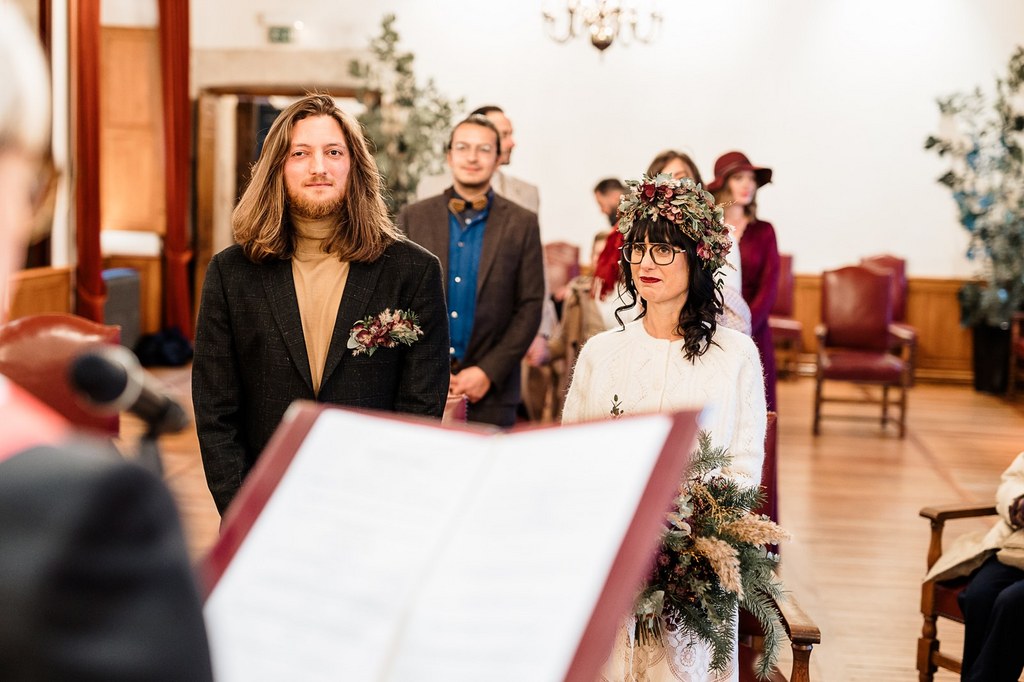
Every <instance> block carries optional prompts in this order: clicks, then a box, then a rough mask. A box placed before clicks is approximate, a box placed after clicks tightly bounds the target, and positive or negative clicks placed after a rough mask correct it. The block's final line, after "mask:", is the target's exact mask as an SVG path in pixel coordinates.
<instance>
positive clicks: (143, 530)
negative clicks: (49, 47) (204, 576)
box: [0, 0, 212, 682]
mask: <svg viewBox="0 0 1024 682" xmlns="http://www.w3.org/2000/svg"><path fill="white" fill-rule="evenodd" d="M0 83H3V87H2V88H0V301H3V302H4V303H2V304H0V305H2V306H4V307H6V301H7V298H8V296H7V294H8V292H7V291H6V289H7V283H8V281H9V279H10V276H11V274H12V273H13V271H14V270H16V269H17V268H18V267H20V265H21V259H22V254H24V253H25V248H26V242H27V238H28V233H29V229H30V224H31V220H32V212H33V208H32V194H33V189H34V185H35V184H37V183H38V181H39V177H40V169H41V168H42V161H43V156H44V154H45V153H46V150H47V148H48V139H49V120H50V119H49V98H48V94H47V92H48V87H49V86H48V84H49V78H48V76H47V73H46V67H45V62H44V60H43V55H42V53H41V51H40V49H39V45H38V43H37V42H36V40H35V37H34V36H33V35H32V34H31V33H30V32H29V30H28V28H27V26H26V25H25V23H24V21H23V19H22V17H21V16H20V15H19V14H18V12H17V11H16V10H15V9H14V7H13V6H12V5H10V4H9V3H7V2H5V1H3V0H0ZM63 380H64V378H63V377H54V381H63ZM0 415H2V419H0V614H2V616H0V679H2V680H5V682H10V681H15V682H17V681H20V680H25V681H28V680H75V681H76V682H77V681H89V680H95V681H97V682H99V681H104V682H110V681H115V682H116V681H118V680H124V681H128V680H157V681H159V680H167V681H168V682H170V681H172V680H198V681H204V680H211V679H212V671H211V666H210V654H209V648H208V646H207V642H206V630H205V627H204V625H203V620H202V613H201V610H200V603H199V595H198V591H197V589H196V586H195V583H194V580H193V576H192V573H191V569H190V568H189V562H188V557H187V554H186V550H185V541H184V538H183V537H182V531H181V526H180V523H179V520H178V516H177V510H176V508H175V505H174V501H173V500H172V499H171V496H170V493H169V492H168V491H167V489H166V488H165V487H164V485H163V483H162V482H161V481H159V480H158V479H157V478H155V477H154V476H153V475H152V474H151V473H149V472H148V471H146V470H145V469H143V468H142V467H140V466H138V465H136V464H132V463H129V462H125V461H123V460H122V459H120V457H119V456H118V455H117V453H116V452H114V451H113V450H111V449H110V448H109V446H104V445H102V444H100V443H99V442H96V443H93V442H90V441H89V440H88V439H87V438H84V437H82V436H79V435H77V434H75V433H74V432H73V431H72V429H71V426H70V425H69V424H68V423H67V422H66V421H65V420H64V419H63V418H62V417H61V416H60V415H58V414H56V413H54V412H53V411H51V410H50V409H49V408H47V407H45V406H44V405H42V404H41V403H39V402H38V401H36V400H35V399H34V398H32V397H31V396H29V395H28V394H27V393H26V392H24V391H22V390H21V389H19V388H18V387H17V386H15V385H13V384H11V383H10V382H9V381H7V380H6V379H4V378H3V377H2V376H0Z"/></svg>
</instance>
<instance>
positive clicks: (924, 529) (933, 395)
mask: <svg viewBox="0 0 1024 682" xmlns="http://www.w3.org/2000/svg"><path fill="white" fill-rule="evenodd" d="M159 376H160V378H161V379H162V380H163V381H164V382H165V383H166V384H167V385H168V389H169V391H170V392H171V393H172V394H174V395H176V396H177V397H179V398H180V399H181V400H182V402H183V404H185V405H188V406H190V404H191V403H190V400H189V372H188V370H187V369H185V370H163V371H162V372H160V373H159ZM813 388H814V386H813V381H812V380H811V379H807V378H800V379H796V380H793V381H784V382H780V383H779V390H778V403H779V478H780V503H781V516H782V524H783V525H784V526H785V527H786V528H787V529H788V530H789V531H790V532H791V533H792V534H793V538H794V539H793V540H792V542H790V543H788V544H787V545H786V546H785V547H783V549H782V557H783V565H782V574H783V578H784V579H785V581H786V585H787V588H788V589H789V590H790V591H792V592H793V593H794V594H795V595H796V596H797V598H798V599H799V601H800V603H801V605H802V606H803V607H804V609H805V610H806V611H807V612H808V613H809V614H810V615H811V616H812V617H813V618H814V619H815V620H816V621H817V623H818V625H819V626H820V627H821V632H822V643H821V645H820V646H819V647H817V648H816V649H815V650H814V654H813V656H812V658H811V661H812V663H813V668H812V672H813V677H812V679H814V680H821V681H828V682H832V681H850V682H857V681H865V682H867V681H870V682H885V681H888V680H894V681H895V680H899V681H901V682H902V681H906V680H916V679H917V675H916V672H915V670H914V662H915V652H916V646H917V636H918V634H919V632H920V628H921V620H920V616H919V614H918V601H919V598H920V579H921V576H922V575H923V573H924V568H925V566H924V557H925V552H926V548H927V542H928V524H927V522H926V521H925V520H924V519H922V518H920V517H919V516H918V510H919V509H920V508H921V507H923V506H925V505H928V504H936V503H944V502H990V501H992V499H993V494H994V491H995V488H996V486H997V484H998V481H999V474H1000V473H1001V472H1002V471H1003V469H1004V468H1005V467H1006V466H1007V465H1008V464H1009V462H1010V461H1011V460H1012V459H1013V457H1014V456H1015V455H1016V454H1017V453H1018V452H1020V451H1021V450H1024V402H1022V401H1018V402H1017V403H1015V404H1013V403H1008V402H1006V401H1005V400H1002V399H1000V398H997V397H993V396H988V395H984V394H979V393H975V392H974V391H972V390H971V389H970V388H968V387H963V386H945V385H928V384H919V385H918V386H917V387H915V388H914V389H913V390H912V392H911V395H910V399H909V403H910V406H909V410H908V430H907V436H906V438H904V439H902V440H901V439H899V438H898V437H897V436H896V435H895V431H894V430H893V429H891V428H890V430H889V431H887V432H883V430H882V429H881V427H880V426H879V425H878V423H877V422H863V421H862V422H851V421H840V420H835V421H832V420H827V419H826V420H825V421H824V422H823V424H822V433H821V435H820V436H818V437H814V436H812V435H811V416H812V415H811V408H812V398H813ZM857 390H858V389H855V388H854V387H850V388H849V389H847V391H845V392H848V393H850V394H855V393H856V391H857ZM839 392H840V393H842V392H844V391H843V390H842V387H840V391H839ZM826 409H827V410H828V411H827V412H826V414H828V413H840V412H843V411H845V412H847V413H854V412H855V413H859V414H864V415H868V414H874V412H871V411H868V410H864V409H861V408H860V407H859V406H849V405H835V406H831V405H827V406H826ZM872 409H873V408H872ZM122 433H123V434H124V436H125V437H124V443H123V445H124V447H126V448H128V449H131V448H132V446H133V443H134V441H135V438H136V436H137V434H138V425H137V424H136V423H135V422H134V421H133V420H131V419H126V420H125V422H124V424H123V428H122ZM161 445H162V448H163V456H164V462H165V471H166V478H167V481H168V484H169V485H170V487H171V489H172V490H173V492H174V494H175V496H176V497H177V499H178V502H179V504H180V506H181V512H182V517H183V519H184V523H185V529H186V533H187V535H188V540H189V547H190V551H191V552H192V555H193V557H194V558H198V557H200V556H202V554H203V553H204V552H205V551H206V550H207V549H208V548H209V547H210V546H211V544H212V543H213V542H214V540H215V538H216V536H217V528H218V524H219V518H218V516H217V513H216V510H215V508H214V506H213V501H212V500H211V499H210V495H209V493H208V491H207V489H206V483H205V479H204V477H203V470H202V464H201V462H200V459H199V454H198V445H197V441H196V436H195V433H194V432H190V433H185V434H180V435H176V436H173V437H168V438H165V439H163V441H162V442H161ZM959 523H961V524H963V525H961V526H952V528H953V529H954V530H959V529H962V530H970V529H972V528H977V527H987V525H988V522H985V523H982V522H978V521H962V522H959ZM949 630H950V631H949V632H944V631H943V630H940V632H939V636H940V638H943V639H948V640H949V641H950V642H953V643H954V644H953V649H958V648H959V646H960V643H961V641H962V632H957V631H956V629H955V626H952V627H951V628H950V629H949ZM936 679H937V680H941V681H946V682H949V681H951V680H955V679H957V676H955V675H952V674H949V673H941V672H940V673H939V675H938V676H937V677H936Z"/></svg>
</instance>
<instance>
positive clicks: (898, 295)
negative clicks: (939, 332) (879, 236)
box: [860, 254, 917, 386]
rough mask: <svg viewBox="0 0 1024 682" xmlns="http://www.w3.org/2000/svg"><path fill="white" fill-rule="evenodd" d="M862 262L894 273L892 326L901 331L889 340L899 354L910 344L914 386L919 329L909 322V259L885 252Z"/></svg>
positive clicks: (882, 270) (911, 375)
mask: <svg viewBox="0 0 1024 682" xmlns="http://www.w3.org/2000/svg"><path fill="white" fill-rule="evenodd" d="M860 264H861V265H863V266H865V267H869V268H873V269H875V270H878V271H879V272H889V273H892V301H891V302H892V326H893V328H894V329H897V330H899V333H894V334H891V335H890V339H889V342H890V344H891V348H892V351H893V352H894V353H896V354H897V355H898V354H900V353H902V350H903V346H909V351H910V385H911V386H913V385H914V365H915V362H916V360H917V329H916V328H914V327H913V326H912V325H909V324H907V289H908V286H907V261H905V260H903V259H902V258H899V257H897V256H890V255H888V254H883V255H880V256H868V257H867V258H862V259H861V260H860Z"/></svg>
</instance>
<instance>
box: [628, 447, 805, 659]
mask: <svg viewBox="0 0 1024 682" xmlns="http://www.w3.org/2000/svg"><path fill="white" fill-rule="evenodd" d="M731 463H732V457H731V456H730V455H729V453H728V451H727V450H726V449H725V448H721V447H717V448H716V447H714V446H712V444H711V437H710V434H708V433H706V432H701V434H700V436H699V439H698V447H697V450H696V451H695V452H694V454H693V456H692V458H691V463H690V468H689V471H688V472H687V475H686V477H685V478H684V480H683V482H682V484H681V485H680V494H679V497H677V498H676V500H675V503H674V505H673V508H672V510H671V511H670V512H669V513H668V514H667V515H666V521H667V528H666V530H665V533H664V535H663V536H662V545H661V548H660V550H659V552H658V556H657V557H656V559H655V564H654V568H653V569H652V571H651V575H650V577H649V579H648V582H647V585H646V587H645V588H644V590H643V591H642V592H641V594H640V598H639V599H638V600H637V605H636V609H635V613H636V631H635V634H636V639H637V640H638V641H639V642H641V643H645V644H650V643H654V642H660V641H663V635H664V631H665V630H668V631H675V630H678V629H685V630H686V631H687V632H689V633H690V634H691V635H692V636H693V637H695V638H696V639H698V640H700V641H702V642H704V643H706V644H707V645H708V647H709V649H710V651H711V656H712V659H711V667H712V669H713V670H717V671H720V670H723V669H724V668H725V667H726V666H727V665H728V663H729V661H730V660H731V658H732V653H733V647H734V646H735V642H734V635H733V632H734V630H735V626H736V616H737V611H738V607H739V606H742V607H744V608H745V609H747V610H748V611H750V613H751V614H753V615H754V617H755V618H756V619H757V620H758V622H759V623H760V624H761V626H762V628H763V630H764V632H765V637H764V643H765V654H764V655H763V656H762V657H761V658H760V659H759V660H758V662H757V667H756V669H755V673H756V674H757V675H758V676H759V677H762V678H766V677H767V676H768V673H769V671H770V670H771V668H772V666H774V665H775V663H776V662H777V661H778V655H779V650H780V648H781V645H782V642H783V640H784V638H785V632H784V630H783V628H782V623H781V621H780V616H779V613H778V611H776V609H775V608H774V606H773V605H772V603H771V599H773V598H774V599H778V598H780V597H781V596H782V583H781V581H780V580H779V579H778V577H777V576H776V575H775V567H776V565H777V563H778V559H777V557H776V556H774V555H772V554H771V553H769V552H768V551H767V546H768V545H770V544H776V543H778V542H779V541H781V540H783V539H786V538H787V537H788V535H787V533H786V532H785V531H784V530H783V529H782V528H780V527H779V526H778V525H776V524H775V523H774V522H772V521H771V520H770V519H768V518H767V517H765V516H761V515H757V514H755V513H754V512H753V510H754V509H756V508H757V507H758V506H759V505H760V503H761V501H762V497H763V495H762V493H761V491H760V489H758V488H756V487H755V488H745V487H743V486H741V485H739V484H738V483H737V482H736V481H734V480H733V479H731V478H729V477H728V476H727V472H728V469H729V465H730V464H731Z"/></svg>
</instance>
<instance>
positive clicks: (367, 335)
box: [348, 308, 423, 355]
mask: <svg viewBox="0 0 1024 682" xmlns="http://www.w3.org/2000/svg"><path fill="white" fill-rule="evenodd" d="M418 323H419V320H418V319H417V318H416V313H414V312H412V311H411V310H395V311H393V312H392V310H391V308H385V309H384V312H382V313H380V314H379V315H377V316H376V317H373V316H370V317H367V318H366V319H364V320H360V321H359V322H356V324H355V326H354V327H352V331H351V332H350V333H349V337H348V348H351V349H352V355H373V353H374V352H375V351H376V350H377V349H378V348H394V347H395V346H397V345H398V344H400V343H403V344H405V345H406V346H411V345H412V344H413V343H415V342H416V341H417V340H418V339H419V338H420V337H421V336H423V330H422V329H420V327H419V324H418Z"/></svg>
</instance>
